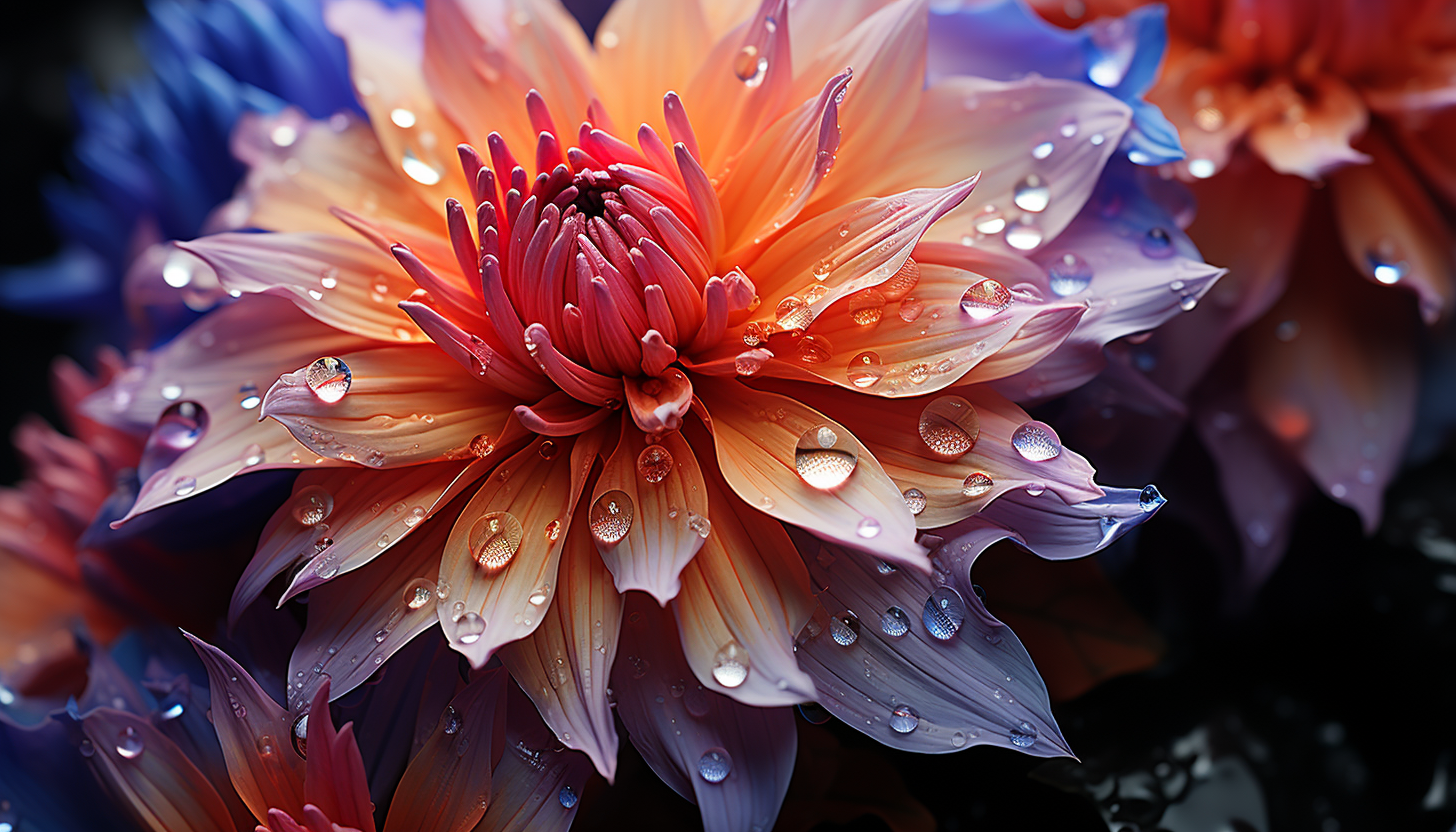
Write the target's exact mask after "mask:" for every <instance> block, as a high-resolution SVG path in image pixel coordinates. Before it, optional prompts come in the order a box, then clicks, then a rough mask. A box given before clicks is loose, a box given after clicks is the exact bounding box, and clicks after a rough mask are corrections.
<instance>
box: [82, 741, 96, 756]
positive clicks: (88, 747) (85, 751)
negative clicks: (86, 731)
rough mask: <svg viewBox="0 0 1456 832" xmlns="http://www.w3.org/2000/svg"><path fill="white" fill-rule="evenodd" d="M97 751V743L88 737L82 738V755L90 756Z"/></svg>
mask: <svg viewBox="0 0 1456 832" xmlns="http://www.w3.org/2000/svg"><path fill="white" fill-rule="evenodd" d="M95 753H96V744H95V743H93V742H91V741H90V740H88V739H86V738H84V737H83V738H82V739H81V756H82V757H90V756H92V755H94V754H95Z"/></svg>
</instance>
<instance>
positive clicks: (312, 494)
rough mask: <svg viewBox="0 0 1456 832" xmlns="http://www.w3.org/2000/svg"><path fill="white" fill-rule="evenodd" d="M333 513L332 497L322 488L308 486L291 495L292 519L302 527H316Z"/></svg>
mask: <svg viewBox="0 0 1456 832" xmlns="http://www.w3.org/2000/svg"><path fill="white" fill-rule="evenodd" d="M333 511H334V496H333V495H332V494H330V493H329V492H328V491H325V490H324V488H323V487H322V486H318V485H310V486H306V487H304V488H302V489H300V490H299V492H298V493H297V494H295V495H293V519H294V520H296V521H297V522H298V523H299V524H301V525H304V526H317V525H318V524H319V523H322V522H323V521H325V520H327V519H328V517H329V515H330V514H332V513H333Z"/></svg>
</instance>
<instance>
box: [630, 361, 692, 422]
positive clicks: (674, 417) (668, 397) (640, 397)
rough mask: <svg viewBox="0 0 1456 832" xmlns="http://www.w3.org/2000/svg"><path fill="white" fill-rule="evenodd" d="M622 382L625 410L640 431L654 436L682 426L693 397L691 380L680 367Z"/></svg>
mask: <svg viewBox="0 0 1456 832" xmlns="http://www.w3.org/2000/svg"><path fill="white" fill-rule="evenodd" d="M623 381H624V388H625V389H624V392H625V393H626V394H627V409H628V411H630V412H631V414H632V421H633V422H636V423H637V427H638V428H639V429H641V430H642V431H643V432H644V433H647V434H649V435H653V436H656V435H660V434H663V433H665V432H668V431H675V430H677V429H678V428H680V427H682V420H683V417H684V416H686V415H687V413H688V406H689V404H690V403H691V402H692V400H693V385H692V382H691V381H689V380H688V377H687V375H686V374H684V373H683V371H682V370H679V369H677V368H676V367H669V368H668V369H667V370H666V371H664V372H663V373H662V375H660V376H657V377H656V378H651V379H646V380H644V381H638V380H636V379H630V378H629V379H624V380H623Z"/></svg>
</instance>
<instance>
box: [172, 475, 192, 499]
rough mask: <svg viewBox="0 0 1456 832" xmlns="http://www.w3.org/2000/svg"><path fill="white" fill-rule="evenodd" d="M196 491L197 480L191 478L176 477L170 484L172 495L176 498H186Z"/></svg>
mask: <svg viewBox="0 0 1456 832" xmlns="http://www.w3.org/2000/svg"><path fill="white" fill-rule="evenodd" d="M196 490H197V480H195V479H193V478H192V477H178V478H177V481H176V482H175V483H173V484H172V493H173V494H176V495H177V496H178V497H186V496H187V495H188V494H191V493H192V492H194V491H196Z"/></svg>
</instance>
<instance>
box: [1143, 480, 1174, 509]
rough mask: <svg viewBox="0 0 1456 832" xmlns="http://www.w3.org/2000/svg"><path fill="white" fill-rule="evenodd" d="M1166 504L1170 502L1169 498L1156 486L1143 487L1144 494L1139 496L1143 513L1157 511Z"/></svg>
mask: <svg viewBox="0 0 1456 832" xmlns="http://www.w3.org/2000/svg"><path fill="white" fill-rule="evenodd" d="M1166 502H1168V500H1167V498H1165V497H1164V496H1163V493H1162V492H1161V491H1159V490H1158V487H1157V486H1156V485H1147V486H1143V490H1142V492H1141V493H1139V494H1138V508H1140V509H1142V510H1143V511H1149V512H1150V511H1156V510H1157V509H1158V508H1159V507H1160V506H1162V505H1163V503H1166Z"/></svg>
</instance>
